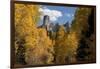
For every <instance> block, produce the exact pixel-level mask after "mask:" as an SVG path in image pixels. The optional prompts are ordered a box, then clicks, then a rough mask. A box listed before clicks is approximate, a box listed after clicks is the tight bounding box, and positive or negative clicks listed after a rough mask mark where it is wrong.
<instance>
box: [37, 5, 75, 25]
mask: <svg viewBox="0 0 100 69" xmlns="http://www.w3.org/2000/svg"><path fill="white" fill-rule="evenodd" d="M75 11H76V7H69V6H51V5H41V7H40V8H39V12H41V13H42V15H41V16H40V17H41V18H40V21H39V24H42V23H43V16H44V15H48V16H49V17H50V21H51V22H52V23H59V24H60V25H61V24H65V23H66V22H69V23H70V24H71V21H72V20H73V19H74V14H75Z"/></svg>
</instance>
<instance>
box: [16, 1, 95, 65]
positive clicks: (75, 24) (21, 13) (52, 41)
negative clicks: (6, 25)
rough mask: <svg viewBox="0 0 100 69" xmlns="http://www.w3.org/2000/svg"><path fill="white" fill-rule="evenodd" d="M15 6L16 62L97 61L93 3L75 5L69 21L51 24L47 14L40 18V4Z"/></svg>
mask: <svg viewBox="0 0 100 69" xmlns="http://www.w3.org/2000/svg"><path fill="white" fill-rule="evenodd" d="M14 6H15V7H14V8H15V12H14V25H15V41H14V42H15V45H14V47H15V65H16V66H20V65H22V66H23V65H50V64H78V63H94V62H96V42H95V40H96V39H95V38H96V35H95V32H96V31H95V15H94V13H95V9H94V8H93V7H84V6H82V7H81V6H80V7H77V8H76V9H75V13H74V15H73V17H74V18H73V19H72V21H71V22H70V23H68V22H66V23H62V24H59V23H55V24H54V23H53V22H52V23H50V18H51V17H50V16H49V15H44V16H43V17H42V21H41V22H40V20H41V15H42V13H41V12H40V11H39V8H40V7H42V6H41V5H34V4H31V5H29V4H17V3H16V4H14ZM66 11H67V9H66ZM54 15H56V13H55V14H54ZM62 17H63V16H62ZM65 20H66V19H65ZM39 23H40V24H39Z"/></svg>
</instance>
